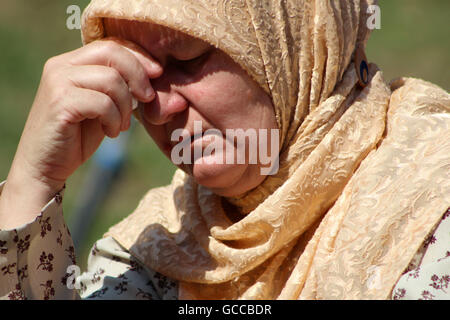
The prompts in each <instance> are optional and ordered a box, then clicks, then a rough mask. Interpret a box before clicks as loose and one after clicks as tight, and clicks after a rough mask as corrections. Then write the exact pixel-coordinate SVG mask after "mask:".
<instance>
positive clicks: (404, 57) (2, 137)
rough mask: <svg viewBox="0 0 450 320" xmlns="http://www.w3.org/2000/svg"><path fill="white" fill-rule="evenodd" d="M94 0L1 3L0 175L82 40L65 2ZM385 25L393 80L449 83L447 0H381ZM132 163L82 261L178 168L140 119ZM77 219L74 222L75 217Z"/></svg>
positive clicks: (385, 61)
mask: <svg viewBox="0 0 450 320" xmlns="http://www.w3.org/2000/svg"><path fill="white" fill-rule="evenodd" d="M88 3H89V1H88V0H71V1H66V0H58V1H55V0H2V1H1V8H0V46H1V47H0V48H1V49H0V180H4V179H5V178H6V176H7V174H8V171H9V167H10V165H11V162H12V160H13V157H14V153H15V150H16V147H17V144H18V142H19V139H20V135H21V132H22V129H23V126H24V124H25V121H26V117H27V114H28V112H29V108H30V106H31V104H32V102H33V99H34V95H35V93H36V90H37V87H38V85H39V79H40V76H41V72H42V67H43V65H44V63H45V61H46V60H47V59H48V58H50V57H52V56H55V55H58V54H61V53H63V52H66V51H71V50H73V49H75V48H77V47H79V46H80V45H81V40H80V32H79V31H78V30H68V29H67V28H66V19H67V18H68V15H67V14H66V9H67V7H68V6H69V5H72V4H75V5H79V6H80V7H81V8H82V9H83V8H85V7H86V5H87V4H88ZM380 6H381V9H382V12H381V13H382V15H381V30H375V31H374V33H373V34H372V38H371V40H370V41H369V45H368V50H367V51H368V52H367V55H368V58H369V60H370V61H372V62H376V63H377V64H378V65H379V66H380V67H381V69H382V70H383V71H384V74H385V78H386V80H391V79H393V78H395V77H399V76H411V77H418V78H423V79H425V80H428V81H431V82H434V83H436V84H438V85H440V86H441V87H443V88H444V89H446V90H448V89H449V88H450V72H449V68H448V66H449V65H450V54H449V52H450V41H449V38H450V37H449V36H450V34H449V30H450V23H449V14H450V1H448V0H427V1H425V0H380ZM131 140H132V141H131V144H130V149H129V154H128V159H127V163H126V167H125V170H124V171H123V173H122V175H121V176H120V181H119V183H118V184H117V185H116V186H115V187H114V189H113V190H112V192H111V194H110V197H109V198H108V199H107V201H106V202H105V203H104V204H103V206H102V207H101V208H100V209H99V213H98V218H97V219H96V221H95V223H93V225H92V226H91V228H90V232H89V234H88V238H87V241H86V246H85V247H84V248H80V252H82V253H81V255H79V257H78V264H79V265H80V266H82V267H83V268H84V267H85V265H86V261H87V254H88V252H89V249H90V247H91V246H92V245H93V243H94V242H95V241H96V240H97V239H99V238H100V237H101V236H102V235H103V233H104V232H105V231H107V230H108V228H109V227H110V226H112V225H113V224H115V223H117V222H118V221H120V220H121V219H123V218H124V217H125V216H127V215H128V214H129V213H131V212H132V211H133V209H134V208H135V207H136V206H137V204H138V202H139V200H140V198H141V197H142V196H143V194H144V193H145V192H146V191H147V190H148V189H149V188H152V187H155V186H161V185H165V184H167V183H169V182H170V180H171V175H172V173H173V172H174V171H175V168H174V166H173V165H172V164H171V163H170V162H169V161H168V160H166V159H165V158H164V157H163V156H162V154H161V153H160V151H159V150H158V149H157V148H156V146H155V144H154V143H153V142H152V140H151V139H150V138H149V137H148V136H147V134H146V133H145V131H144V129H143V128H142V127H140V126H138V127H137V128H136V130H135V131H134V132H133V135H132V139H131ZM89 165H90V162H88V163H86V164H85V165H84V166H83V167H82V168H80V170H78V171H77V172H76V174H74V176H73V177H71V179H70V180H69V181H68V183H67V187H68V188H67V190H66V194H65V200H64V211H65V217H66V219H67V221H69V222H70V221H72V218H73V217H71V214H72V212H73V207H74V204H75V201H76V198H77V196H78V195H79V192H80V186H81V184H82V182H83V179H84V178H85V173H86V171H87V169H88V167H89ZM69 227H70V223H69Z"/></svg>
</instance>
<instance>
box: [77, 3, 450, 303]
mask: <svg viewBox="0 0 450 320" xmlns="http://www.w3.org/2000/svg"><path fill="white" fill-rule="evenodd" d="M372 2H373V1H371V0H335V1H331V0H326V1H324V0H284V1H271V0H267V1H263V0H164V1H161V0H145V1H138V0H128V1H125V0H93V1H92V3H91V4H90V6H89V7H88V8H87V9H86V11H85V13H84V18H83V29H82V31H83V40H84V43H89V42H91V41H94V40H96V39H100V38H102V37H104V36H105V34H104V29H103V22H102V18H105V17H109V18H119V19H129V20H139V21H147V22H153V23H157V24H161V25H165V26H168V27H170V28H172V29H175V30H179V31H182V32H185V33H188V34H190V35H192V36H195V37H198V38H200V39H203V40H205V41H208V42H210V43H211V44H213V45H215V46H217V47H218V48H220V49H221V50H223V51H224V52H226V53H227V54H228V55H229V56H230V57H231V58H233V59H234V60H235V61H236V62H237V63H239V64H240V65H241V66H242V67H243V68H244V69H245V70H247V72H248V73H249V74H250V75H251V76H252V77H253V78H254V79H255V81H257V82H258V83H259V85H260V86H261V87H262V88H263V89H264V90H265V91H266V92H267V93H268V94H269V95H270V96H271V97H272V101H273V105H274V107H275V113H276V116H277V120H278V124H279V128H280V129H281V139H282V144H281V145H282V148H281V153H280V170H279V172H278V174H276V175H275V176H270V177H268V178H267V179H266V180H265V181H264V182H263V183H262V184H261V185H260V186H259V187H257V188H256V189H254V190H252V191H250V192H248V193H247V194H245V195H242V196H241V197H239V198H233V199H222V198H221V197H219V196H217V195H214V194H213V193H212V192H211V191H210V190H208V189H207V188H205V187H202V186H200V185H198V184H196V183H195V182H194V181H193V179H192V178H191V177H189V176H187V175H186V174H184V173H183V172H181V171H177V173H176V174H175V176H174V178H173V182H172V184H171V185H169V186H167V187H163V188H158V189H153V190H150V191H149V192H148V193H147V195H146V196H145V197H144V198H143V200H142V201H141V203H140V204H139V206H138V208H137V209H136V210H135V212H133V214H131V215H130V216H129V217H128V218H126V219H125V220H124V221H123V222H121V223H119V224H118V225H116V226H114V227H113V228H111V229H110V231H109V232H108V234H107V235H109V236H113V237H114V238H115V239H116V240H117V241H118V242H119V243H121V244H122V245H123V246H124V247H125V248H126V249H128V250H130V252H131V253H132V254H133V256H135V257H136V258H137V259H138V260H140V261H141V262H142V263H143V264H145V265H146V266H147V267H149V268H151V269H153V270H156V271H158V272H160V273H162V274H164V275H167V276H169V277H171V278H173V279H176V280H179V281H180V286H179V298H180V299H238V298H241V299H245V298H249V299H276V298H280V299H358V298H365V299H385V298H388V297H389V295H390V292H391V290H392V288H393V286H394V285H395V283H396V281H397V280H398V278H399V276H400V275H401V273H402V271H403V270H404V269H405V268H406V267H407V265H408V263H409V262H410V261H411V259H412V257H413V255H414V253H415V252H416V251H417V249H418V248H419V247H420V246H421V244H422V242H423V240H424V238H425V237H426V236H427V234H428V233H429V232H430V230H432V228H433V227H434V226H435V225H436V223H437V222H438V221H439V219H440V218H441V216H442V215H443V214H444V212H445V210H446V209H447V207H448V206H449V204H450V176H449V174H450V173H449V172H450V156H449V155H450V120H449V119H450V117H449V113H450V98H449V95H448V94H447V93H446V92H445V91H443V90H442V89H439V88H438V87H435V86H433V85H431V84H428V83H425V82H423V81H419V80H413V79H401V80H398V81H397V82H396V83H394V84H393V86H392V89H393V90H395V92H394V94H393V95H392V97H391V91H390V89H389V88H388V87H387V86H386V85H385V83H384V81H383V79H382V75H381V72H379V71H378V70H377V68H376V66H374V65H371V66H370V83H369V85H368V86H367V87H366V88H364V89H362V88H360V87H359V86H358V78H357V72H356V70H357V69H358V68H356V69H355V66H354V64H353V63H352V61H353V58H354V51H355V48H356V47H358V46H359V47H361V48H364V47H365V43H366V40H367V38H368V34H369V30H368V29H367V26H366V21H367V15H366V12H367V6H368V5H370V4H371V3H372ZM358 67H359V66H358ZM436 141H439V144H437V143H436ZM230 203H232V204H233V205H230ZM234 211H236V212H234ZM239 215H241V216H239ZM236 216H238V217H240V218H238V219H235V218H231V217H236Z"/></svg>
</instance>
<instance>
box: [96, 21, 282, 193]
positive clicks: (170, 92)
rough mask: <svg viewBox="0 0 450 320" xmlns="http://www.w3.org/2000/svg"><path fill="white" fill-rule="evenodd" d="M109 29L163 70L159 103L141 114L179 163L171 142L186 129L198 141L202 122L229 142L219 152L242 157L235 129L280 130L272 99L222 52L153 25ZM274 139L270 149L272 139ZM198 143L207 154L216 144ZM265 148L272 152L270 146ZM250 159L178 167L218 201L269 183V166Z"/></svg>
mask: <svg viewBox="0 0 450 320" xmlns="http://www.w3.org/2000/svg"><path fill="white" fill-rule="evenodd" d="M105 28H106V34H107V35H108V36H115V37H119V38H122V39H126V40H129V41H132V42H135V43H136V44H138V45H140V46H141V47H142V48H144V49H145V50H146V51H147V52H148V53H149V54H150V55H151V56H153V57H154V58H155V59H156V60H157V61H158V62H159V63H160V65H161V67H162V74H161V76H160V77H158V78H156V79H151V84H152V86H153V88H154V90H155V92H156V98H155V100H153V101H152V102H151V103H148V104H142V103H141V104H140V106H139V109H138V112H139V114H140V118H141V122H142V124H143V125H144V127H145V128H146V130H147V132H148V133H149V134H150V135H151V136H152V138H153V139H154V140H155V142H156V144H157V145H158V146H159V148H160V149H161V150H162V151H163V152H164V154H165V155H166V156H167V157H168V158H169V159H171V160H172V162H174V161H173V154H172V151H175V149H174V147H175V145H177V143H178V141H171V140H172V134H173V133H174V131H175V130H176V129H186V130H187V131H188V132H189V137H190V136H193V135H194V122H195V124H197V127H198V125H199V124H201V130H202V132H205V131H206V130H208V129H216V130H218V131H220V133H221V135H216V136H214V139H215V140H214V143H215V145H218V143H220V144H222V145H223V150H224V151H225V150H226V152H227V153H229V152H230V151H233V152H235V154H237V153H238V152H242V149H239V150H238V146H237V144H236V142H234V141H233V142H231V141H230V140H229V139H226V132H227V131H226V130H227V129H235V130H236V129H243V130H244V131H245V130H247V129H255V130H256V132H259V129H268V130H270V129H277V128H278V126H277V122H276V118H275V114H274V110H273V106H272V103H271V99H270V97H269V96H268V95H267V94H266V93H265V91H264V90H263V89H262V88H260V87H259V86H258V84H257V83H256V82H255V81H253V80H252V79H251V78H250V77H249V76H248V75H247V73H246V72H245V71H244V70H243V69H242V68H241V67H240V66H239V65H238V64H236V63H235V62H234V61H233V60H232V59H231V58H230V57H228V56H227V55H226V54H225V53H223V52H222V51H221V50H219V49H217V48H215V47H213V46H211V45H209V44H207V43H205V42H204V41H201V40H198V39H196V38H193V37H190V36H188V35H185V34H183V33H180V32H176V31H173V30H171V29H168V28H166V27H162V26H158V25H155V24H150V23H142V22H136V21H126V20H113V19H106V21H105ZM197 121H200V122H197ZM195 133H198V131H196V132H195ZM269 133H270V131H269ZM267 140H268V144H270V139H267ZM192 141H193V142H192V144H190V146H191V147H192V148H193V147H194V146H197V147H198V146H199V145H200V146H201V148H202V149H201V150H205V148H206V147H207V146H208V145H209V144H210V143H212V141H213V140H211V139H210V140H208V138H204V137H203V138H202V137H198V138H197V137H196V138H195V139H192ZM264 147H266V148H267V150H269V153H270V146H269V145H266V146H264ZM175 148H176V147H175ZM232 149H233V150H232ZM246 149H248V140H247V144H246ZM177 150H179V149H177ZM192 150H193V149H192ZM246 152H247V155H246V156H245V159H246V160H245V163H243V164H239V163H236V162H237V161H232V162H233V163H229V162H230V161H226V160H224V161H223V162H226V164H220V163H217V162H218V161H216V163H213V162H212V161H209V162H208V161H206V160H207V159H206V158H208V159H209V160H211V158H214V157H215V158H216V159H217V157H220V158H221V159H225V158H224V156H223V157H222V155H220V156H219V152H216V154H213V155H211V156H209V157H208V156H206V155H205V156H203V157H200V158H195V159H192V161H191V163H192V164H181V165H178V166H179V167H180V168H181V169H183V170H184V171H185V172H187V173H188V174H190V175H191V176H193V178H194V179H195V180H196V182H197V183H199V184H201V185H204V186H206V187H209V188H210V189H212V191H213V192H215V193H216V194H219V195H222V196H237V195H240V194H242V193H244V192H246V191H248V190H251V189H253V188H254V187H256V186H258V185H259V184H260V183H261V182H262V181H263V180H264V178H265V176H264V175H262V174H261V167H267V166H263V165H261V163H259V161H257V163H256V164H251V163H254V162H251V161H249V154H248V152H250V151H249V150H246ZM277 152H278V150H277ZM182 153H183V152H182ZM193 154H194V152H192V156H193ZM235 159H237V158H235Z"/></svg>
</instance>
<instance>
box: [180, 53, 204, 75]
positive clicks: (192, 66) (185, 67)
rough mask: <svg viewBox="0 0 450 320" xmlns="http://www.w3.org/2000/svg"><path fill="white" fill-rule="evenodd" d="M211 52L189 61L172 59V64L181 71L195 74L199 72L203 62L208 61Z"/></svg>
mask: <svg viewBox="0 0 450 320" xmlns="http://www.w3.org/2000/svg"><path fill="white" fill-rule="evenodd" d="M210 53H211V51H208V52H205V53H203V54H201V55H200V56H198V57H195V58H193V59H189V60H179V59H175V58H173V59H172V62H173V63H174V64H175V65H176V66H177V67H178V68H180V69H182V71H184V72H187V73H191V74H192V73H196V72H199V71H200V70H201V68H202V67H203V65H204V64H205V62H206V61H207V60H208V58H209V55H210Z"/></svg>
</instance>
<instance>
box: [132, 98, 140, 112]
mask: <svg viewBox="0 0 450 320" xmlns="http://www.w3.org/2000/svg"><path fill="white" fill-rule="evenodd" d="M131 106H132V109H133V111H134V110H136V109H137V108H138V107H139V101H137V100H136V99H135V98H131Z"/></svg>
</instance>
